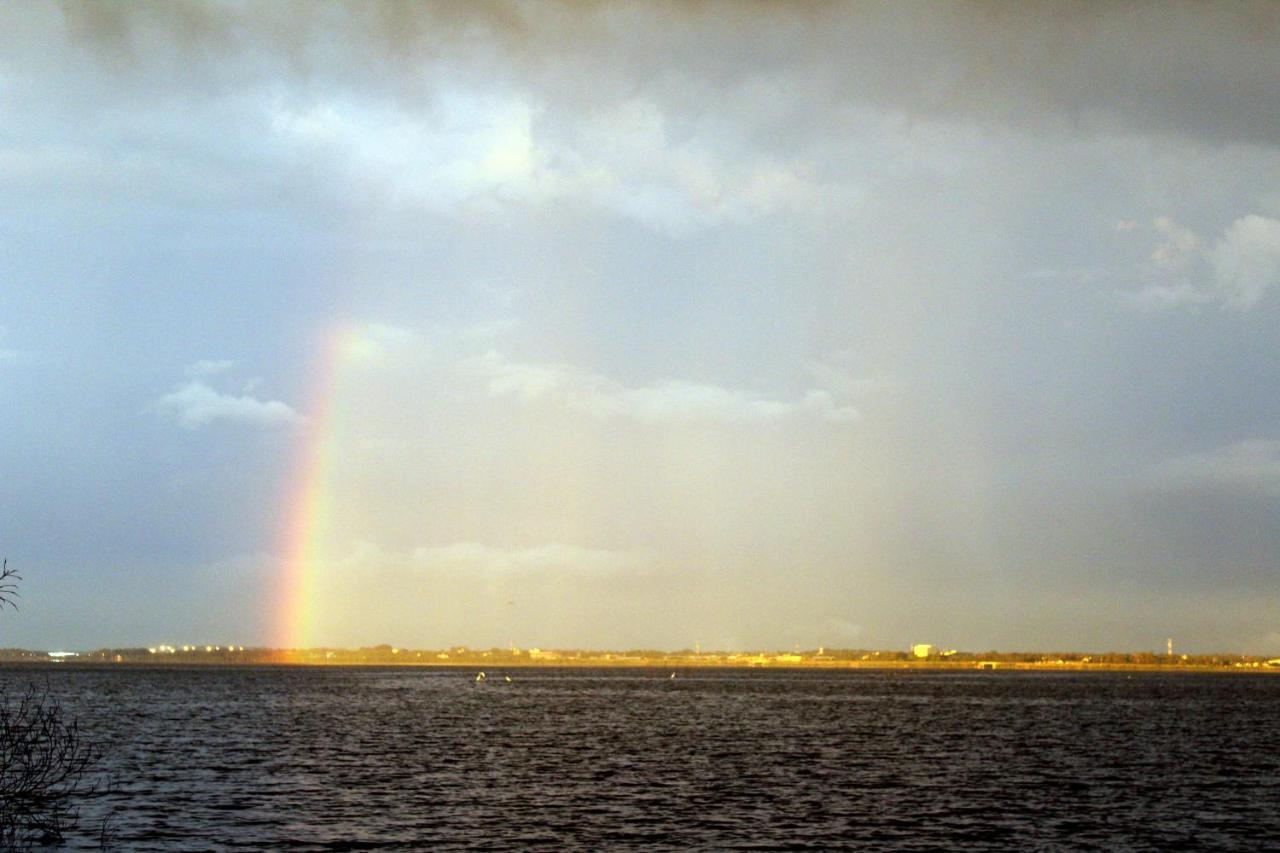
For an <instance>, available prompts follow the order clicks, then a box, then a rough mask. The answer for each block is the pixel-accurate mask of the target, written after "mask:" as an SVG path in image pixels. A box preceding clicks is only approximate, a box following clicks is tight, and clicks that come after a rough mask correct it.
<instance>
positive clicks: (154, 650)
mask: <svg viewBox="0 0 1280 853" xmlns="http://www.w3.org/2000/svg"><path fill="white" fill-rule="evenodd" d="M200 648H201V647H200V646H164V645H161V646H151V647H150V648H148V649H147V651H148V652H150V653H151V654H153V655H176V654H177V653H178V652H198V651H200ZM204 650H205V652H206V653H213V652H222V651H227V652H242V651H244V646H205V647H204Z"/></svg>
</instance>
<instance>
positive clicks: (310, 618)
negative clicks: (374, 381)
mask: <svg viewBox="0 0 1280 853" xmlns="http://www.w3.org/2000/svg"><path fill="white" fill-rule="evenodd" d="M369 346H370V343H369V341H368V336H367V334H366V332H365V330H364V329H363V328H361V327H354V326H345V327H342V328H339V329H338V330H336V331H335V332H333V333H331V334H330V335H329V336H328V337H327V339H326V341H325V345H324V346H323V348H322V352H323V355H322V357H321V359H320V370H319V371H318V374H317V379H316V382H315V384H314V386H313V388H312V390H311V405H310V407H309V410H308V411H309V418H308V422H307V425H306V427H305V436H304V439H303V441H302V443H301V451H300V456H299V463H298V465H297V475H296V477H295V480H294V483H295V485H294V487H293V488H292V489H291V491H290V497H289V499H288V501H287V504H288V507H289V509H288V511H287V513H286V524H285V532H284V537H283V547H282V548H281V551H282V552H283V554H284V568H283V571H282V572H281V575H280V583H279V588H278V590H277V595H276V601H275V607H274V613H275V618H274V628H273V640H272V642H273V645H274V646H275V647H276V648H280V649H300V648H305V647H306V646H307V645H310V644H313V643H314V642H315V641H316V639H317V636H318V633H317V627H318V626H317V624H316V622H317V610H318V605H317V600H316V594H317V592H318V591H319V585H320V584H319V575H320V573H321V566H322V565H323V562H324V559H325V550H324V546H325V542H324V531H325V530H326V529H327V527H328V524H329V521H330V512H331V510H332V492H333V489H332V479H333V469H334V461H335V455H336V453H337V450H338V448H339V447H340V446H341V438H342V424H341V421H340V418H339V417H338V411H337V407H336V405H335V401H336V399H337V398H338V397H339V396H340V395H339V391H340V389H341V385H342V381H343V378H344V374H345V373H346V372H347V368H348V366H349V365H350V364H351V363H352V362H353V361H354V360H356V359H358V358H360V357H361V356H363V355H365V354H366V353H367V352H368V350H369Z"/></svg>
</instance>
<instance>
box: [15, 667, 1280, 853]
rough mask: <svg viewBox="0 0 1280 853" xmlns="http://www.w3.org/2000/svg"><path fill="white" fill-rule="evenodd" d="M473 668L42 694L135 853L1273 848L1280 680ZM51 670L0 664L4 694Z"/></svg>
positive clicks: (124, 845)
mask: <svg viewBox="0 0 1280 853" xmlns="http://www.w3.org/2000/svg"><path fill="white" fill-rule="evenodd" d="M476 674H477V673H476V672H475V671H468V670H461V669H459V670H422V669H375V668H368V669H336V668H335V669H276V668H252V669H250V668H245V669H222V670H219V669H174V670H164V669H124V668H121V669H101V670H80V669H73V668H67V669H61V668H60V669H57V670H55V671H51V672H48V674H47V678H48V681H49V686H50V689H51V690H52V691H53V692H54V693H55V694H56V695H58V696H59V697H60V698H61V699H62V700H63V702H64V703H65V705H66V706H67V708H68V710H71V711H73V712H74V713H76V714H78V715H79V716H80V718H81V721H82V725H83V726H84V728H85V730H86V733H87V734H88V735H89V736H91V737H94V738H96V739H98V740H100V741H101V742H103V743H104V744H105V745H106V748H107V751H108V759H109V762H110V766H111V769H112V770H113V771H115V772H116V773H118V776H119V785H118V787H117V790H116V791H115V792H114V793H113V794H112V795H111V797H110V799H111V802H110V805H111V807H112V808H113V810H114V815H115V816H114V820H113V825H114V828H115V834H116V838H117V841H118V843H119V847H120V848H121V849H128V850H140V851H141V850H171V849H210V848H214V849H218V848H225V847H242V848H247V849H254V848H266V849H270V848H280V847H283V846H286V845H288V846H299V847H301V848H302V849H308V848H310V849H350V848H351V847H352V846H359V847H368V848H390V849H421V848H427V847H430V848H437V849H438V848H440V847H445V846H449V845H456V846H460V847H478V848H492V849H509V848H512V847H542V848H548V849H551V848H557V849H558V848H565V847H578V848H584V849H603V848H615V849H616V848H619V847H636V848H644V849H664V848H665V849H688V848H716V849H723V848H741V847H763V848H776V847H778V846H780V845H786V846H790V847H804V846H808V847H812V848H814V849H830V848H832V847H839V846H862V847H867V848H873V849H882V848H893V849H904V850H907V849H921V850H923V849H930V848H937V847H939V846H945V847H963V848H966V849H982V848H989V849H1008V848H1023V849H1025V848H1037V847H1041V848H1043V847H1062V846H1070V847H1074V848H1093V849H1099V850H1116V849H1152V850H1167V849H1171V848H1174V847H1177V846H1185V845H1190V846H1192V847H1195V848H1198V849H1205V848H1212V849H1258V848H1259V847H1260V846H1265V844H1266V842H1265V839H1267V838H1272V839H1274V838H1278V837H1280V809H1277V808H1276V806H1277V804H1280V748H1277V742H1276V733H1277V732H1280V678H1273V677H1267V676H1214V675H1201V676H1196V675H1169V674H1144V675H1138V674H1134V675H1128V674H1123V673H1107V674H1099V673H1090V674H1041V673H977V672H974V673H963V674H952V673H945V672H911V673H903V672H867V671H861V672H817V671H792V672H786V671H759V670H752V671H724V670H708V671H682V672H680V673H679V677H678V678H676V679H671V678H670V677H669V676H670V671H669V670H663V671H652V672H635V671H626V670H547V669H536V670H508V671H504V672H501V673H499V672H489V673H487V678H486V679H485V680H483V681H481V682H477V681H476ZM45 677H46V675H45V673H44V672H43V671H42V672H41V673H39V674H38V675H33V673H32V672H31V671H30V670H26V671H20V670H0V685H3V686H4V689H5V690H6V692H8V693H10V694H12V692H13V691H14V690H15V689H17V687H18V686H19V685H22V684H25V683H27V682H29V681H31V680H32V679H33V678H36V679H39V680H41V681H43V680H44V678H45ZM507 677H510V679H511V680H510V681H508V680H507ZM98 805H101V804H98Z"/></svg>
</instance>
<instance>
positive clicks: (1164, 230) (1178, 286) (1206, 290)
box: [1125, 214, 1280, 311]
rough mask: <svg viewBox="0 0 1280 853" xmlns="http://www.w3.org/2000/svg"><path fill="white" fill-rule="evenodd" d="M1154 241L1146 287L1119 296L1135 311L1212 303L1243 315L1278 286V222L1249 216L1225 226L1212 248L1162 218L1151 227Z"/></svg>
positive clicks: (1279, 271) (1279, 238) (1167, 219)
mask: <svg viewBox="0 0 1280 853" xmlns="http://www.w3.org/2000/svg"><path fill="white" fill-rule="evenodd" d="M1152 228H1153V229H1154V230H1155V232H1156V233H1157V234H1158V235H1159V240H1158V242H1157V243H1156V246H1155V248H1154V249H1153V250H1152V252H1151V256H1150V263H1151V268H1150V275H1151V277H1152V278H1153V279H1154V280H1153V281H1152V282H1151V283H1150V284H1148V285H1147V286H1146V287H1144V288H1142V289H1141V290H1139V291H1136V292H1129V293H1126V294H1125V296H1126V298H1128V299H1129V300H1130V301H1131V302H1132V303H1133V304H1135V305H1137V306H1138V307H1141V308H1171V307H1177V306H1181V305H1205V304H1217V305H1220V306H1222V307H1223V308H1228V309H1234V310H1238V311H1244V310H1247V309H1249V308H1252V307H1253V306H1255V305H1257V304H1258V302H1260V301H1261V300H1262V298H1263V296H1265V295H1266V292H1267V290H1268V289H1269V288H1270V287H1272V286H1273V285H1275V284H1276V283H1277V282H1278V281H1280V220H1275V219H1268V218H1267V217H1265V216H1258V215H1257V214H1249V215H1248V216H1242V217H1240V218H1239V219H1237V220H1236V221H1235V222H1233V223H1231V225H1230V226H1228V227H1227V229H1226V230H1225V231H1223V233H1222V236H1221V237H1219V238H1218V240H1217V241H1216V242H1215V243H1214V246H1213V248H1212V249H1206V248H1205V247H1204V243H1203V241H1202V240H1201V239H1200V238H1199V237H1198V236H1196V234H1195V233H1193V232H1192V231H1191V230H1190V229H1188V228H1185V227H1183V226H1182V225H1179V224H1178V223H1176V222H1174V221H1173V220H1172V219H1170V218H1168V217H1163V216H1162V217H1159V218H1157V219H1155V220H1154V221H1153V223H1152Z"/></svg>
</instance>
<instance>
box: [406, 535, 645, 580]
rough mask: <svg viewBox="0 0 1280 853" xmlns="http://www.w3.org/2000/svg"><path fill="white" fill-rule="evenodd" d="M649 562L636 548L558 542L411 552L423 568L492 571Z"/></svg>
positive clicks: (587, 569)
mask: <svg viewBox="0 0 1280 853" xmlns="http://www.w3.org/2000/svg"><path fill="white" fill-rule="evenodd" d="M648 562H650V558H649V557H648V556H646V555H644V554H642V553H639V552H635V551H615V550H607V549H600V548H583V547H580V546H577V545H566V544H563V543H560V542H549V543H546V544H543V545H536V546H533V547H529V548H515V549H504V548H495V547H493V546H490V545H484V544H481V543H478V542H454V543H451V544H449V545H434V546H430V547H421V548H416V549H414V551H413V554H412V563H413V565H415V566H417V567H419V568H423V569H449V570H462V571H467V572H474V573H493V574H542V573H571V574H584V575H609V574H616V573H619V572H623V571H627V570H632V569H637V568H641V567H643V566H645V565H646V564H647V563H648Z"/></svg>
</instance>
